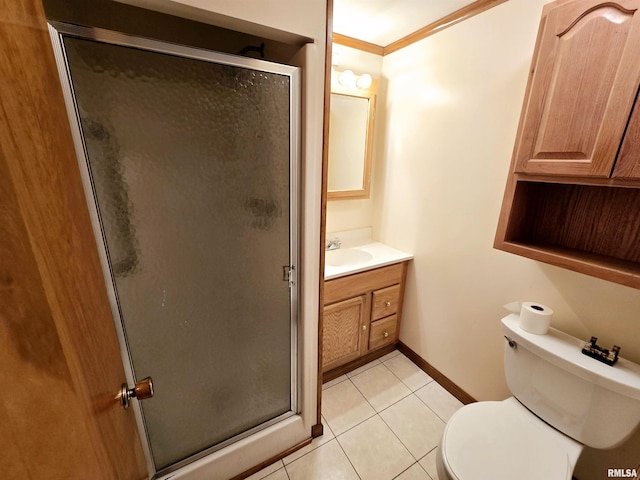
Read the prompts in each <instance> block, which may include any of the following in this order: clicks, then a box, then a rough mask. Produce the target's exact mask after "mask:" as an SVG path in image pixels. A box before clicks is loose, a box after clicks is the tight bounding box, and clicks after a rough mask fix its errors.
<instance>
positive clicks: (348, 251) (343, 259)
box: [325, 248, 373, 267]
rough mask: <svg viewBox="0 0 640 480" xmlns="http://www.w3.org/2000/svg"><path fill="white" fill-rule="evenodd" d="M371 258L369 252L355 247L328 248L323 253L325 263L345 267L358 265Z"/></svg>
mask: <svg viewBox="0 0 640 480" xmlns="http://www.w3.org/2000/svg"><path fill="white" fill-rule="evenodd" d="M372 258H373V255H371V254H370V253H369V252H365V251H364V250H359V249H357V248H339V249H337V250H329V251H328V252H327V253H326V255H325V263H326V264H327V265H330V266H332V267H345V266H347V265H359V264H362V263H366V262H368V261H369V260H371V259H372Z"/></svg>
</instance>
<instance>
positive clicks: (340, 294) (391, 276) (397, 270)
mask: <svg viewBox="0 0 640 480" xmlns="http://www.w3.org/2000/svg"><path fill="white" fill-rule="evenodd" d="M406 265H407V262H402V263H396V264H394V265H389V266H386V267H381V268H376V269H374V270H368V271H366V272H360V273H355V274H353V275H348V276H346V277H340V278H334V279H333V280H328V281H326V282H324V304H325V305H328V304H330V303H335V302H338V301H340V300H344V299H347V298H351V297H355V296H356V295H361V294H362V293H365V292H371V291H374V290H378V289H380V288H384V287H388V286H389V285H395V284H396V283H401V282H402V281H403V279H404V276H405V272H406V268H407V267H406Z"/></svg>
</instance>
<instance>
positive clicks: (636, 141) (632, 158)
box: [613, 103, 640, 178]
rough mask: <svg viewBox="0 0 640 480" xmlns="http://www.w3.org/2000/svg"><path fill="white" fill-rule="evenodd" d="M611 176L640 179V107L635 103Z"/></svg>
mask: <svg viewBox="0 0 640 480" xmlns="http://www.w3.org/2000/svg"><path fill="white" fill-rule="evenodd" d="M613 176H614V177H618V178H640V105H638V104H637V103H636V106H635V107H634V108H633V113H632V114H631V119H630V120H629V126H628V127H627V132H626V133H625V135H624V140H623V142H622V147H621V148H620V154H619V155H618V161H617V162H616V167H615V169H614V170H613Z"/></svg>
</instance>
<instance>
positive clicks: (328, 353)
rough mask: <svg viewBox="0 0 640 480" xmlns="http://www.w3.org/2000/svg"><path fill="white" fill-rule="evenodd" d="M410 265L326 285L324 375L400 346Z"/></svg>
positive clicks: (323, 341)
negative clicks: (404, 299) (378, 351)
mask: <svg viewBox="0 0 640 480" xmlns="http://www.w3.org/2000/svg"><path fill="white" fill-rule="evenodd" d="M407 263H408V262H402V263H397V264H394V265H389V266H385V267H380V268H376V269H373V270H368V271H365V272H360V273H355V274H353V275H348V276H345V277H340V278H335V279H333V280H328V281H326V282H325V284H324V310H323V318H322V321H323V326H322V371H323V373H324V372H328V371H330V370H333V369H336V368H338V367H344V366H345V365H347V364H349V363H351V362H355V361H357V360H358V359H359V358H361V357H363V356H365V355H368V354H371V353H372V352H375V351H376V350H380V349H382V348H383V347H386V346H388V345H392V344H396V343H397V342H398V336H399V334H400V318H401V313H402V299H403V296H404V283H405V278H406V273H407ZM346 370H348V368H347V369H346ZM346 370H345V371H346Z"/></svg>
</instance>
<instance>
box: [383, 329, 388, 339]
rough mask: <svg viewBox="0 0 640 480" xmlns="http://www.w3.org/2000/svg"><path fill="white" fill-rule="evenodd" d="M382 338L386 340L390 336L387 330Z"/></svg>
mask: <svg viewBox="0 0 640 480" xmlns="http://www.w3.org/2000/svg"><path fill="white" fill-rule="evenodd" d="M382 336H383V337H384V338H387V337H388V336H389V332H387V331H386V330H385V331H384V333H383V334H382Z"/></svg>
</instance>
